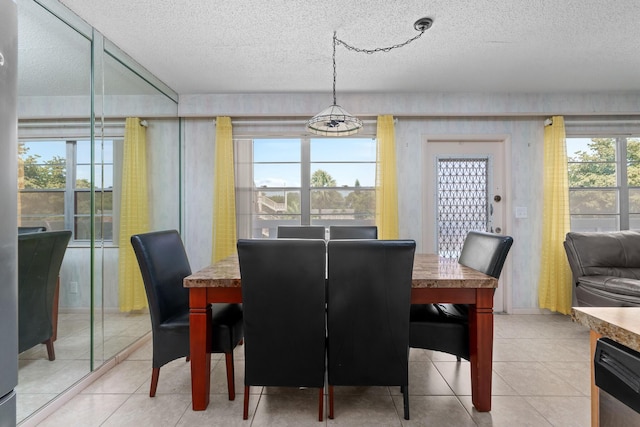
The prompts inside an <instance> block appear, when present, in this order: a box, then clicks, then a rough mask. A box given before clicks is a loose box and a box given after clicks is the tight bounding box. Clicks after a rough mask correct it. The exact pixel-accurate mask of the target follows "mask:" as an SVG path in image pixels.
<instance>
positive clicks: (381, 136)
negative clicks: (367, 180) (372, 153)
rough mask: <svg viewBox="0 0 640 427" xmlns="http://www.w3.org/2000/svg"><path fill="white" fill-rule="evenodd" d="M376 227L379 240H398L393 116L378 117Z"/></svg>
mask: <svg viewBox="0 0 640 427" xmlns="http://www.w3.org/2000/svg"><path fill="white" fill-rule="evenodd" d="M377 139H378V151H377V161H376V162H377V168H376V225H377V226H378V237H379V238H380V239H397V238H398V184H397V174H396V135H395V127H394V124H393V116H378V129H377Z"/></svg>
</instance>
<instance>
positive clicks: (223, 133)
mask: <svg viewBox="0 0 640 427" xmlns="http://www.w3.org/2000/svg"><path fill="white" fill-rule="evenodd" d="M215 144H216V145H215V160H214V171H213V221H212V223H213V230H212V242H213V243H212V250H211V262H216V261H219V260H221V259H224V258H226V257H228V256H229V255H232V254H234V253H236V240H237V239H236V192H235V185H236V184H235V172H234V158H233V132H232V127H231V118H229V117H217V118H216V142H215Z"/></svg>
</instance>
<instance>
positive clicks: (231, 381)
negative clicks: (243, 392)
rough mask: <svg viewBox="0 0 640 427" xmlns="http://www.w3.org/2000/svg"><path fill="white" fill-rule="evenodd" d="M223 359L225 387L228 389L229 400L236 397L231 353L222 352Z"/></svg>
mask: <svg viewBox="0 0 640 427" xmlns="http://www.w3.org/2000/svg"><path fill="white" fill-rule="evenodd" d="M224 358H225V361H226V362H227V389H228V391H229V400H235V399H236V382H235V377H234V375H235V370H234V367H233V353H225V354H224Z"/></svg>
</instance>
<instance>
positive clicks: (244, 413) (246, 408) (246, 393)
mask: <svg viewBox="0 0 640 427" xmlns="http://www.w3.org/2000/svg"><path fill="white" fill-rule="evenodd" d="M242 419H243V420H246V419H249V386H248V385H246V386H244V410H243V411H242Z"/></svg>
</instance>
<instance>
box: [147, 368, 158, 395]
mask: <svg viewBox="0 0 640 427" xmlns="http://www.w3.org/2000/svg"><path fill="white" fill-rule="evenodd" d="M159 377H160V368H153V369H152V370H151V389H150V390H149V397H154V396H155V395H156V389H157V388H158V378H159Z"/></svg>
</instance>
